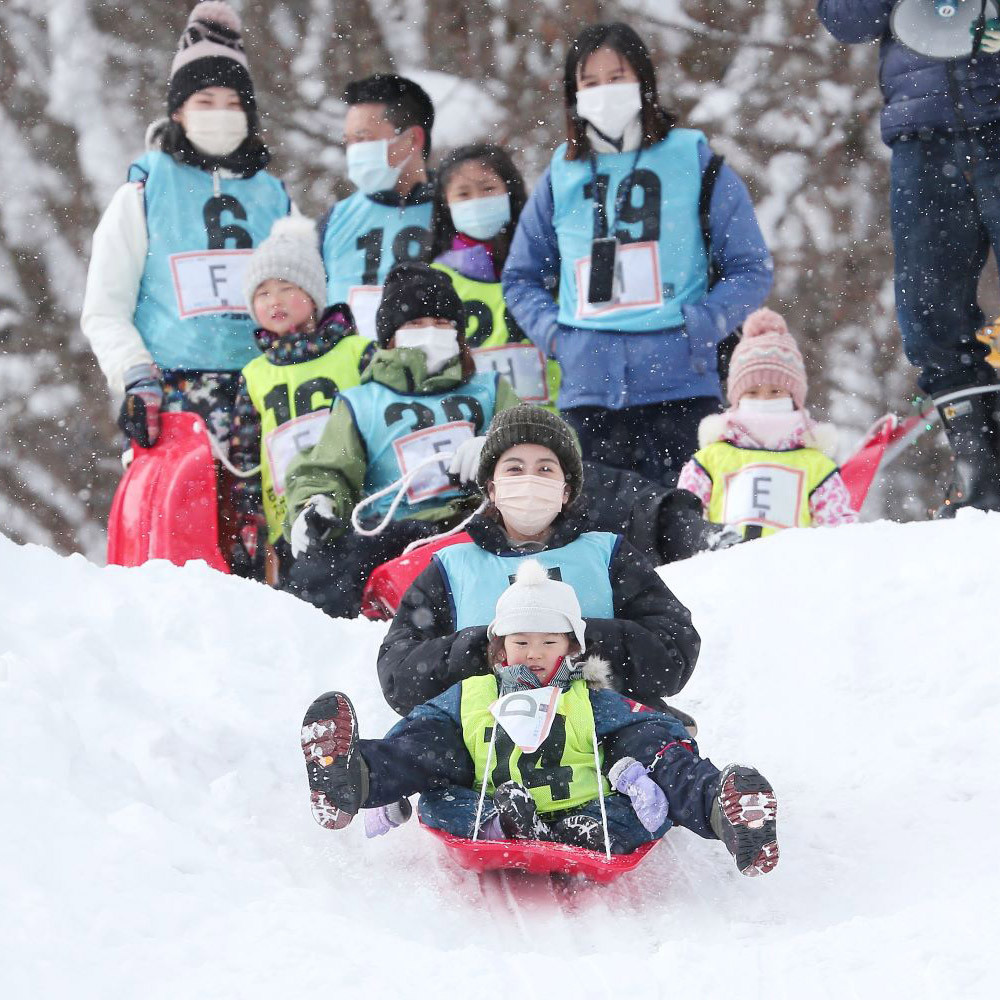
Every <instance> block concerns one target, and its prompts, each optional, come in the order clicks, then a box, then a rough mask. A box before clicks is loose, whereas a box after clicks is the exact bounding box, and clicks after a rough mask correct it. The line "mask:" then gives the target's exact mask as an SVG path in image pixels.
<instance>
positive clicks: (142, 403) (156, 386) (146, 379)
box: [118, 365, 163, 448]
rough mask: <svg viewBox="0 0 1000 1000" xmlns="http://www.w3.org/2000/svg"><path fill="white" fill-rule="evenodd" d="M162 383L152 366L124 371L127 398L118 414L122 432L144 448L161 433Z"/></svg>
mask: <svg viewBox="0 0 1000 1000" xmlns="http://www.w3.org/2000/svg"><path fill="white" fill-rule="evenodd" d="M162 405H163V384H162V383H161V382H160V377H159V375H158V374H157V371H156V368H155V367H154V366H153V365H136V366H135V367H134V368H130V369H129V370H128V371H127V372H126V373H125V399H124V400H122V408H121V410H120V411H119V413H118V426H119V427H120V428H121V431H122V433H123V434H124V435H125V436H126V437H127V438H129V439H130V440H132V441H135V442H136V443H137V444H138V445H140V446H141V447H143V448H152V447H153V445H154V444H156V439H157V438H158V437H159V436H160V407H161V406H162Z"/></svg>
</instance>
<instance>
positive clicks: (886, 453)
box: [840, 406, 937, 510]
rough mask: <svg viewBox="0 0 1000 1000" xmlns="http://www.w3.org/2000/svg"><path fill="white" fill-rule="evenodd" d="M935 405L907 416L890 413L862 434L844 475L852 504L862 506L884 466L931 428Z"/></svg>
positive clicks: (859, 508)
mask: <svg viewBox="0 0 1000 1000" xmlns="http://www.w3.org/2000/svg"><path fill="white" fill-rule="evenodd" d="M936 419H937V418H936V415H935V412H934V408H933V406H931V407H929V408H928V409H926V410H924V411H923V412H921V413H917V414H915V415H914V416H912V417H907V418H906V419H905V420H900V419H899V417H897V416H896V415H895V414H893V413H887V414H886V415H885V416H884V417H881V418H880V419H879V420H877V421H876V422H875V423H874V424H873V425H872V427H871V429H870V430H869V431H868V433H867V434H866V435H865V436H864V438H862V440H861V443H860V444H859V445H858V447H857V448H856V449H855V450H854V453H853V454H852V455H851V457H850V458H848V459H847V461H846V462H844V464H843V465H841V467H840V475H841V477H842V478H843V480H844V485H845V486H846V487H847V492H848V493H850V495H851V506H852V507H853V508H854V509H855V510H861V508H862V506H863V505H864V502H865V498H866V497H867V496H868V491H869V490H870V489H871V485H872V482H873V481H874V479H875V476H876V475H877V474H878V471H879V469H880V468H882V467H883V466H885V465H888V464H889V463H890V462H891V461H892V460H893V459H894V458H895V457H896V456H897V455H898V454H899V452H900V451H902V450H903V448H905V447H906V446H907V445H908V444H909V443H910V442H911V441H913V440H914V439H916V438H918V437H919V436H920V435H921V434H923V432H924V431H925V430H929V429H930V427H931V425H932V424H933V423H934V421H935V420H936Z"/></svg>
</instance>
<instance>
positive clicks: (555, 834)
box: [552, 813, 617, 854]
mask: <svg viewBox="0 0 1000 1000" xmlns="http://www.w3.org/2000/svg"><path fill="white" fill-rule="evenodd" d="M552 839H553V840H554V841H555V842H556V843H558V844H572V845H573V846H574V847H585V848H586V849H587V850H588V851H601V852H602V853H603V851H604V829H603V828H602V827H601V821H600V820H599V819H595V818H594V817H593V816H587V815H585V814H584V813H576V814H574V815H572V816H564V817H563V818H562V819H560V820H557V821H556V822H555V823H553V824H552ZM611 853H612V854H614V853H617V852H616V851H615V846H614V843H612V845H611Z"/></svg>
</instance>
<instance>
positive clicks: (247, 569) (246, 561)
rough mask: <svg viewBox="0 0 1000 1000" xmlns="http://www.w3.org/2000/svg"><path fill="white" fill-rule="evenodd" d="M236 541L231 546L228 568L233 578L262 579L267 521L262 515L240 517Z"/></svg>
mask: <svg viewBox="0 0 1000 1000" xmlns="http://www.w3.org/2000/svg"><path fill="white" fill-rule="evenodd" d="M236 537H237V539H238V541H237V542H235V543H234V544H233V547H232V551H231V553H230V559H229V566H230V568H231V569H232V571H233V575H234V576H242V577H245V578H249V579H252V580H263V579H264V561H265V555H266V551H267V550H266V548H265V544H266V542H267V520H266V518H265V517H264V515H263V514H243V515H241V516H240V526H239V531H238V532H237V535H236Z"/></svg>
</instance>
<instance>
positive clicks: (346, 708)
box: [302, 691, 368, 830]
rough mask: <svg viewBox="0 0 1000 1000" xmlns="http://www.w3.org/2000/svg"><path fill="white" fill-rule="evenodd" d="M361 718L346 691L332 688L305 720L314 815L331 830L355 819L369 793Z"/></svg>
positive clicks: (304, 741) (304, 743)
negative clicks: (361, 746) (360, 735)
mask: <svg viewBox="0 0 1000 1000" xmlns="http://www.w3.org/2000/svg"><path fill="white" fill-rule="evenodd" d="M357 745H358V717H357V714H356V713H355V711H354V706H353V705H352V704H351V702H350V699H349V698H348V697H347V695H346V694H341V692H339V691H328V692H327V693H326V694H324V695H320V697H319V698H317V699H316V700H315V701H314V702H313V703H312V704H311V705H310V706H309V709H308V711H307V712H306V714H305V718H304V719H303V720H302V753H303V754H304V755H305V758H306V773H307V774H308V776H309V792H310V797H311V801H312V814H313V818H314V819H315V820H316V822H317V823H319V825H320V826H324V827H326V828H327V829H328V830H340V829H342V828H343V827H345V826H347V824H348V823H350V822H351V820H352V819H354V816H355V814H356V813H357V811H358V810H359V809H360V808H361V805H362V803H363V802H364V800H365V798H366V797H367V794H368V768H367V767H366V766H365V762H364V760H363V758H362V757H361V754H359V753H357Z"/></svg>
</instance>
